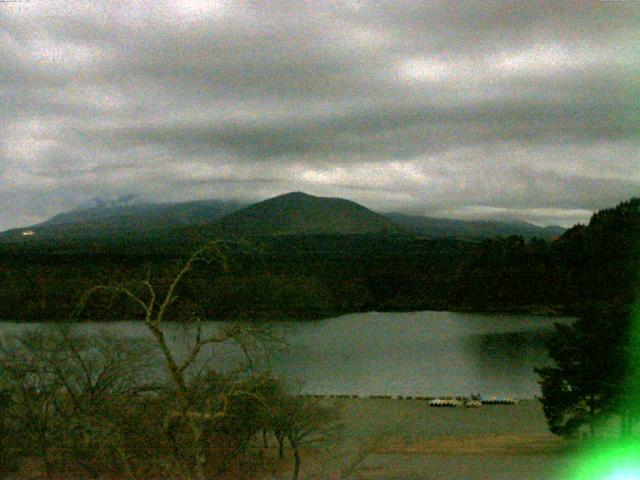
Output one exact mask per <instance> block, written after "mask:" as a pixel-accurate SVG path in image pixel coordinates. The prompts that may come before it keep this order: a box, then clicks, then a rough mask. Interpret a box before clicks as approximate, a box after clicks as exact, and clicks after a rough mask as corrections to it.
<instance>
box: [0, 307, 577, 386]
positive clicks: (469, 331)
mask: <svg viewBox="0 0 640 480" xmlns="http://www.w3.org/2000/svg"><path fill="white" fill-rule="evenodd" d="M570 320H571V319H568V318H558V317H554V318H549V317H539V316H531V315H479V314H466V313H454V312H431V311H427V312H410V313H377V312H371V313H361V314H352V315H344V316H341V317H338V318H331V319H327V320H321V321H317V322H305V323H285V324H279V325H278V326H277V328H278V329H279V330H280V331H281V332H282V333H284V335H285V336H286V338H287V344H288V346H287V347H286V348H285V349H283V350H282V351H277V352H275V353H273V354H272V358H271V360H270V364H271V368H272V370H273V371H274V372H275V373H276V374H277V375H280V376H282V377H283V378H285V379H286V380H287V381H288V382H289V383H290V385H291V386H292V387H293V388H294V389H295V390H297V391H300V392H301V393H320V394H358V395H412V396H415V395H424V396H443V395H469V394H471V393H481V394H483V395H501V396H507V395H509V396H514V397H518V398H532V397H534V396H536V395H538V394H539V387H538V385H537V383H536V375H535V373H534V372H533V369H534V367H537V366H542V365H545V364H547V363H548V358H547V357H546V355H545V351H544V347H543V345H542V336H543V333H544V331H545V330H546V329H549V328H551V327H552V325H553V323H554V322H568V321H570ZM34 328H43V327H42V325H37V324H15V323H9V322H0V335H6V334H11V333H19V332H20V331H24V330H29V329H34ZM45 328H46V327H45ZM79 328H80V329H82V330H83V331H85V332H87V333H89V334H91V335H105V334H113V335H117V336H120V337H124V338H131V339H136V338H137V339H144V338H150V337H149V334H148V332H147V331H146V329H145V327H144V325H143V324H141V323H135V322H118V323H86V324H81V325H79ZM167 328H168V332H169V335H168V338H169V340H170V342H171V343H172V345H173V346H174V347H175V348H176V349H177V350H178V351H180V352H183V353H184V352H186V351H187V349H188V346H189V342H188V339H190V338H193V336H192V333H193V332H192V331H189V330H188V329H186V328H184V327H181V326H179V325H175V324H167ZM218 328H221V324H220V323H219V322H207V323H206V324H205V328H204V330H205V331H206V332H213V331H215V330H216V329H218ZM242 358H243V357H242V354H241V353H240V351H239V349H237V348H234V347H232V346H226V347H217V348H216V349H213V348H210V349H208V350H207V351H203V354H202V355H201V359H202V362H201V364H200V365H204V364H208V365H212V366H215V367H220V366H222V367H224V368H227V369H228V368H234V367H235V366H237V365H238V364H239V363H240V361H241V359H242ZM161 365H162V364H161V362H158V366H159V367H158V368H159V370H158V372H157V373H156V374H158V375H160V374H161V370H160V369H161Z"/></svg>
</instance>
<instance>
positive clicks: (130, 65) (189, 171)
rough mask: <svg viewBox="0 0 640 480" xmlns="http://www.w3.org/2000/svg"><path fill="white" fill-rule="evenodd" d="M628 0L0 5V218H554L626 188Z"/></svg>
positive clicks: (632, 175)
mask: <svg viewBox="0 0 640 480" xmlns="http://www.w3.org/2000/svg"><path fill="white" fill-rule="evenodd" d="M639 22H640V4H639V3H637V2H607V1H594V2H589V1H577V0H575V1H573V0H562V1H560V0H558V1H549V2H509V1H492V0H491V1H465V2H449V1H444V0H443V1H439V0H434V1H430V2H427V1H425V2H415V1H406V2H404V1H397V0H394V1H383V0H377V1H375V2H374V1H365V0H344V1H319V0H318V1H306V2H303V1H293V0H279V1H275V0H270V1H253V2H240V1H233V0H219V1H195V0H194V1H186V0H185V1H183V2H148V1H139V2H135V1H134V2H127V3H126V4H125V3H120V2H117V3H116V2H87V3H83V4H76V3H73V4H72V3H71V2H40V1H32V2H28V3H20V4H14V3H8V4H1V5H0V25H1V27H0V99H1V100H2V101H1V102H0V128H2V131H3V132H5V133H4V135H3V137H2V138H0V199H2V200H3V201H4V202H3V203H4V205H8V206H7V207H6V208H5V210H4V212H3V215H2V216H1V218H0V228H8V227H11V226H17V225H20V224H27V223H30V222H33V221H34V219H43V218H44V217H46V216H48V215H50V214H53V213H57V212H59V211H61V210H64V209H68V208H71V207H74V206H77V205H81V204H87V203H89V202H90V201H91V199H92V198H95V197H101V198H102V197H104V198H115V197H118V196H120V195H127V194H133V193H135V194H137V195H140V197H141V198H145V199H150V200H165V201H167V200H183V199H192V198H205V197H234V198H242V199H246V200H254V199H259V198H264V197H266V196H269V195H274V194H278V193H282V192H284V191H288V190H306V191H309V192H310V193H315V194H326V195H342V196H346V197H348V198H351V199H353V200H356V201H360V202H362V203H364V204H366V205H367V206H371V207H374V208H377V209H381V210H392V209H403V210H408V211H413V212H420V213H427V214H441V215H444V214H450V215H458V216H469V215H471V216H474V215H475V216H482V215H493V214H508V215H511V216H513V215H515V216H520V217H523V218H528V219H530V220H534V221H538V222H547V221H549V222H553V221H557V222H561V223H565V224H570V223H571V222H573V221H576V220H584V219H585V218H586V217H587V216H588V215H589V211H591V210H593V209H597V208H601V207H604V206H609V205H612V204H614V203H616V202H618V201H620V200H624V199H626V198H628V197H629V196H631V195H634V194H637V193H638V192H639V191H640V162H638V161H637V160H638V154H639V153H640V138H639V137H640V129H639V128H638V127H639V120H640V112H639V110H638V108H639V105H640V102H638V95H639V93H640V92H639V86H638V80H637V79H638V78H639V74H640V52H639V51H638V50H639V45H640V33H639V32H640V28H638V27H639Z"/></svg>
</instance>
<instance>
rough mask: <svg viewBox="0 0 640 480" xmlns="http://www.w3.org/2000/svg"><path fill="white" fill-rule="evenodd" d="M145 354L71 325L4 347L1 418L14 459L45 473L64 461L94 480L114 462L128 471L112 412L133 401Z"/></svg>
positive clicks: (0, 366)
mask: <svg viewBox="0 0 640 480" xmlns="http://www.w3.org/2000/svg"><path fill="white" fill-rule="evenodd" d="M149 353H150V351H149V350H148V349H146V348H144V345H141V344H140V342H132V341H130V340H124V339H117V338H113V337H109V336H100V337H94V336H91V337H90V336H88V335H84V334H82V333H80V332H77V331H76V329H74V328H73V326H71V325H50V326H43V327H40V328H39V329H36V330H33V331H28V332H25V333H23V334H21V335H17V336H14V337H10V338H6V339H4V340H3V341H2V343H1V344H0V390H3V391H4V392H6V394H7V398H8V400H10V402H9V407H8V408H7V409H6V417H7V419H8V421H9V422H10V423H11V427H12V429H13V431H14V435H12V439H11V441H12V443H13V444H14V446H15V447H16V448H17V450H18V452H22V453H23V454H24V455H29V456H34V457H37V458H39V459H41V461H42V462H43V463H44V465H45V469H46V470H47V472H48V473H50V472H51V469H52V466H53V464H54V463H55V462H56V461H65V460H67V459H69V458H72V459H73V461H74V463H75V464H76V465H80V466H83V467H85V469H86V470H87V471H89V472H90V473H91V474H92V475H97V470H98V464H102V465H106V463H108V466H109V467H113V462H114V461H115V460H113V459H114V458H119V459H120V460H122V461H123V462H122V463H123V465H122V466H123V467H124V468H125V469H126V463H127V462H126V461H125V460H126V456H124V451H123V449H122V438H121V437H122V432H121V429H120V425H119V424H118V421H117V419H118V418H120V417H121V415H116V414H115V412H119V413H120V412H122V406H123V405H127V404H128V403H129V402H130V401H131V400H132V398H133V397H134V396H135V395H136V394H137V392H138V378H137V375H139V374H140V373H141V372H143V371H144V370H145V369H146V368H147V367H148V365H149V364H150V361H151V356H150V354H149ZM134 372H135V373H134ZM114 452H115V453H116V455H115V457H114V456H112V455H110V454H112V453H114ZM107 453H109V454H107ZM105 462H106V463H105Z"/></svg>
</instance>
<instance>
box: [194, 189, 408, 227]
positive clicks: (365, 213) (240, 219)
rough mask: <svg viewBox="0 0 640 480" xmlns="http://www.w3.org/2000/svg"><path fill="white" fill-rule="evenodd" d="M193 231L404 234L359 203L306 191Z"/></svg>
mask: <svg viewBox="0 0 640 480" xmlns="http://www.w3.org/2000/svg"><path fill="white" fill-rule="evenodd" d="M189 230H190V231H191V233H192V234H193V233H195V232H197V233H201V234H203V235H224V236H226V235H228V236H238V237H252V236H279V235H302V234H306V235H315V234H343V235H352V234H370V233H376V234H377V233H400V232H403V230H402V228H400V227H398V226H397V225H395V224H393V223H392V222H391V221H389V220H388V219H387V218H385V217H383V216H382V215H380V214H378V213H375V212H373V211H371V210H369V209H368V208H365V207H363V206H362V205H359V204H357V203H355V202H352V201H349V200H345V199H342V198H329V197H316V196H313V195H308V194H306V193H302V192H292V193H287V194H284V195H280V196H277V197H274V198H270V199H268V200H264V201H262V202H259V203H256V204H253V205H250V206H248V207H246V208H243V209H241V210H238V211H236V212H233V213H231V214H229V215H227V216H225V217H223V218H221V219H220V220H218V221H216V222H215V223H213V224H211V225H208V226H206V227H201V228H198V229H196V230H195V231H194V229H189Z"/></svg>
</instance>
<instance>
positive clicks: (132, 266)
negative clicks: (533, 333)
mask: <svg viewBox="0 0 640 480" xmlns="http://www.w3.org/2000/svg"><path fill="white" fill-rule="evenodd" d="M639 205H640V199H638V198H635V199H632V200H630V201H628V202H624V203H621V204H620V205H618V206H616V207H615V208H610V209H605V210H601V211H598V212H596V213H595V214H594V215H593V216H592V218H591V220H590V222H589V223H588V225H576V226H574V227H573V228H571V229H569V230H567V231H566V232H565V233H564V234H563V235H562V236H561V237H559V238H557V239H554V240H541V239H536V238H534V239H531V240H525V239H524V238H522V237H519V236H510V237H497V238H492V239H486V240H482V241H475V242H473V241H466V240H461V239H430V238H428V237H426V238H425V237H416V236H411V235H404V234H393V233H390V234H363V235H287V236H272V237H266V236H265V237H254V238H249V239H242V240H241V241H237V240H234V241H233V242H229V247H228V248H227V250H228V251H227V252H226V254H227V255H228V257H229V261H228V262H227V268H225V269H217V268H211V266H210V265H201V266H199V267H198V268H196V269H194V272H193V273H192V275H191V276H190V277H189V279H186V281H185V282H184V284H183V285H182V286H181V289H180V299H181V301H183V302H189V303H190V304H196V303H197V305H198V309H199V310H200V313H201V314H202V316H203V318H207V319H212V320H238V319H244V320H247V319H266V318H268V319H271V320H310V319H318V318H323V317H329V316H335V315H339V314H344V313H350V312H359V311H373V310H377V311H408V310H420V309H422V310H427V309H429V310H442V309H448V310H458V311H474V312H531V313H549V314H552V313H558V314H571V313H575V312H577V311H580V310H581V309H583V308H584V307H585V306H588V305H597V304H600V303H603V302H604V303H607V302H629V301H630V300H631V299H632V298H633V295H634V285H635V280H636V276H637V272H636V269H635V265H637V263H638V259H639V258H640V255H639V247H638V239H639V238H640V212H639V211H638V210H639ZM201 244H202V239H200V238H198V239H192V238H188V237H185V238H164V239H157V238H156V239H154V240H153V241H147V240H144V239H137V240H132V239H124V240H118V239H115V240H112V241H105V240H101V241H98V240H93V241H85V242H83V241H75V242H70V241H57V242H56V241H50V242H41V243H4V244H0V279H1V280H0V318H1V319H4V320H12V321H20V322H27V321H60V320H63V319H65V318H67V317H68V316H69V315H70V314H71V312H72V311H73V309H74V308H75V305H76V304H77V302H78V300H79V299H80V297H81V295H82V293H83V292H84V291H86V290H87V289H89V288H90V287H92V286H93V285H94V284H97V283H108V284H113V283H122V282H125V283H126V282H130V281H136V280H140V279H143V278H146V277H147V276H150V277H151V278H153V279H154V281H156V282H158V283H159V284H162V282H163V281H164V282H166V280H167V279H168V278H171V277H172V276H173V275H174V274H175V271H176V268H177V265H179V264H180V262H181V260H183V259H184V258H187V257H188V256H189V255H190V254H191V253H192V252H193V251H194V250H195V249H196V248H198V247H199V246H200V245H201ZM122 300H123V299H118V298H108V299H107V298H101V299H98V300H97V301H96V305H97V307H96V308H95V309H92V310H88V311H87V313H86V314H87V315H94V314H95V315H98V316H99V317H100V319H110V320H118V319H134V318H136V316H138V315H139V312H137V311H136V310H135V309H133V308H132V307H131V305H129V304H128V303H127V302H125V301H122ZM104 302H107V303H106V304H105V303H104ZM105 305H108V307H109V308H104V307H105ZM98 312H100V313H98ZM105 315H106V316H107V318H104V316H105Z"/></svg>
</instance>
